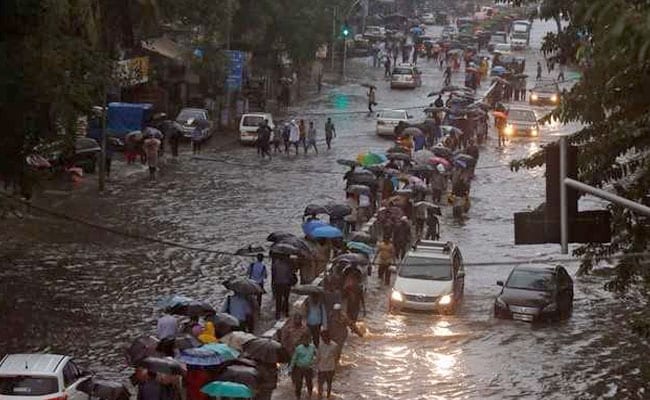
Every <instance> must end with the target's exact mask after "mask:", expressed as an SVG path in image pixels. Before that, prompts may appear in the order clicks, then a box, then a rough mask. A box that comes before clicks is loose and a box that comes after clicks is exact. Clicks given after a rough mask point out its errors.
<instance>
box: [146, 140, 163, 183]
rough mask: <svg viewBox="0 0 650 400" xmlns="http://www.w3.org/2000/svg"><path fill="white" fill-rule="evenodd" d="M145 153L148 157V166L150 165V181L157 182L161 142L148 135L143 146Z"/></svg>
mask: <svg viewBox="0 0 650 400" xmlns="http://www.w3.org/2000/svg"><path fill="white" fill-rule="evenodd" d="M142 147H143V150H144V153H145V154H146V156H147V164H148V165H149V180H151V181H155V180H156V169H157V168H158V151H159V150H160V140H158V139H156V138H155V137H153V135H151V134H149V135H147V138H146V139H145V140H144V143H143V145H142Z"/></svg>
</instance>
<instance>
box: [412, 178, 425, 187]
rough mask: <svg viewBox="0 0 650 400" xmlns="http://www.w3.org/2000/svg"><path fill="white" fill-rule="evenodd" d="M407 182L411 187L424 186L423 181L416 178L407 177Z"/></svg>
mask: <svg viewBox="0 0 650 400" xmlns="http://www.w3.org/2000/svg"><path fill="white" fill-rule="evenodd" d="M408 182H409V185H413V186H418V185H424V181H423V180H422V179H420V178H418V177H417V176H409V177H408Z"/></svg>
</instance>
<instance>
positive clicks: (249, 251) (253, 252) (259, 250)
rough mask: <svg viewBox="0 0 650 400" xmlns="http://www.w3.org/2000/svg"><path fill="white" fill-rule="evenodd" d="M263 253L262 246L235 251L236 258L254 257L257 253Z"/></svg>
mask: <svg viewBox="0 0 650 400" xmlns="http://www.w3.org/2000/svg"><path fill="white" fill-rule="evenodd" d="M263 252H264V247H262V246H253V245H250V244H249V245H248V246H246V247H242V248H240V249H237V251H235V255H236V256H254V255H256V254H259V253H263Z"/></svg>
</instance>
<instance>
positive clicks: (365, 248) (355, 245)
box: [347, 242, 375, 256]
mask: <svg viewBox="0 0 650 400" xmlns="http://www.w3.org/2000/svg"><path fill="white" fill-rule="evenodd" d="M347 246H348V249H351V250H356V251H360V252H362V253H364V254H367V255H369V256H370V255H372V254H373V253H374V252H375V249H374V248H373V247H372V246H369V245H367V244H365V243H362V242H348V243H347Z"/></svg>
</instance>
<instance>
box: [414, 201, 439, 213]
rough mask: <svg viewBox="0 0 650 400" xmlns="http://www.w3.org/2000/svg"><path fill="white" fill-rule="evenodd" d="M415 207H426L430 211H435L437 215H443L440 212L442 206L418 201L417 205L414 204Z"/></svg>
mask: <svg viewBox="0 0 650 400" xmlns="http://www.w3.org/2000/svg"><path fill="white" fill-rule="evenodd" d="M414 206H415V207H416V208H420V207H424V208H426V209H428V210H433V213H434V214H436V215H442V214H441V212H440V206H438V205H436V204H433V203H431V202H428V201H418V202H417V203H415V204H414Z"/></svg>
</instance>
